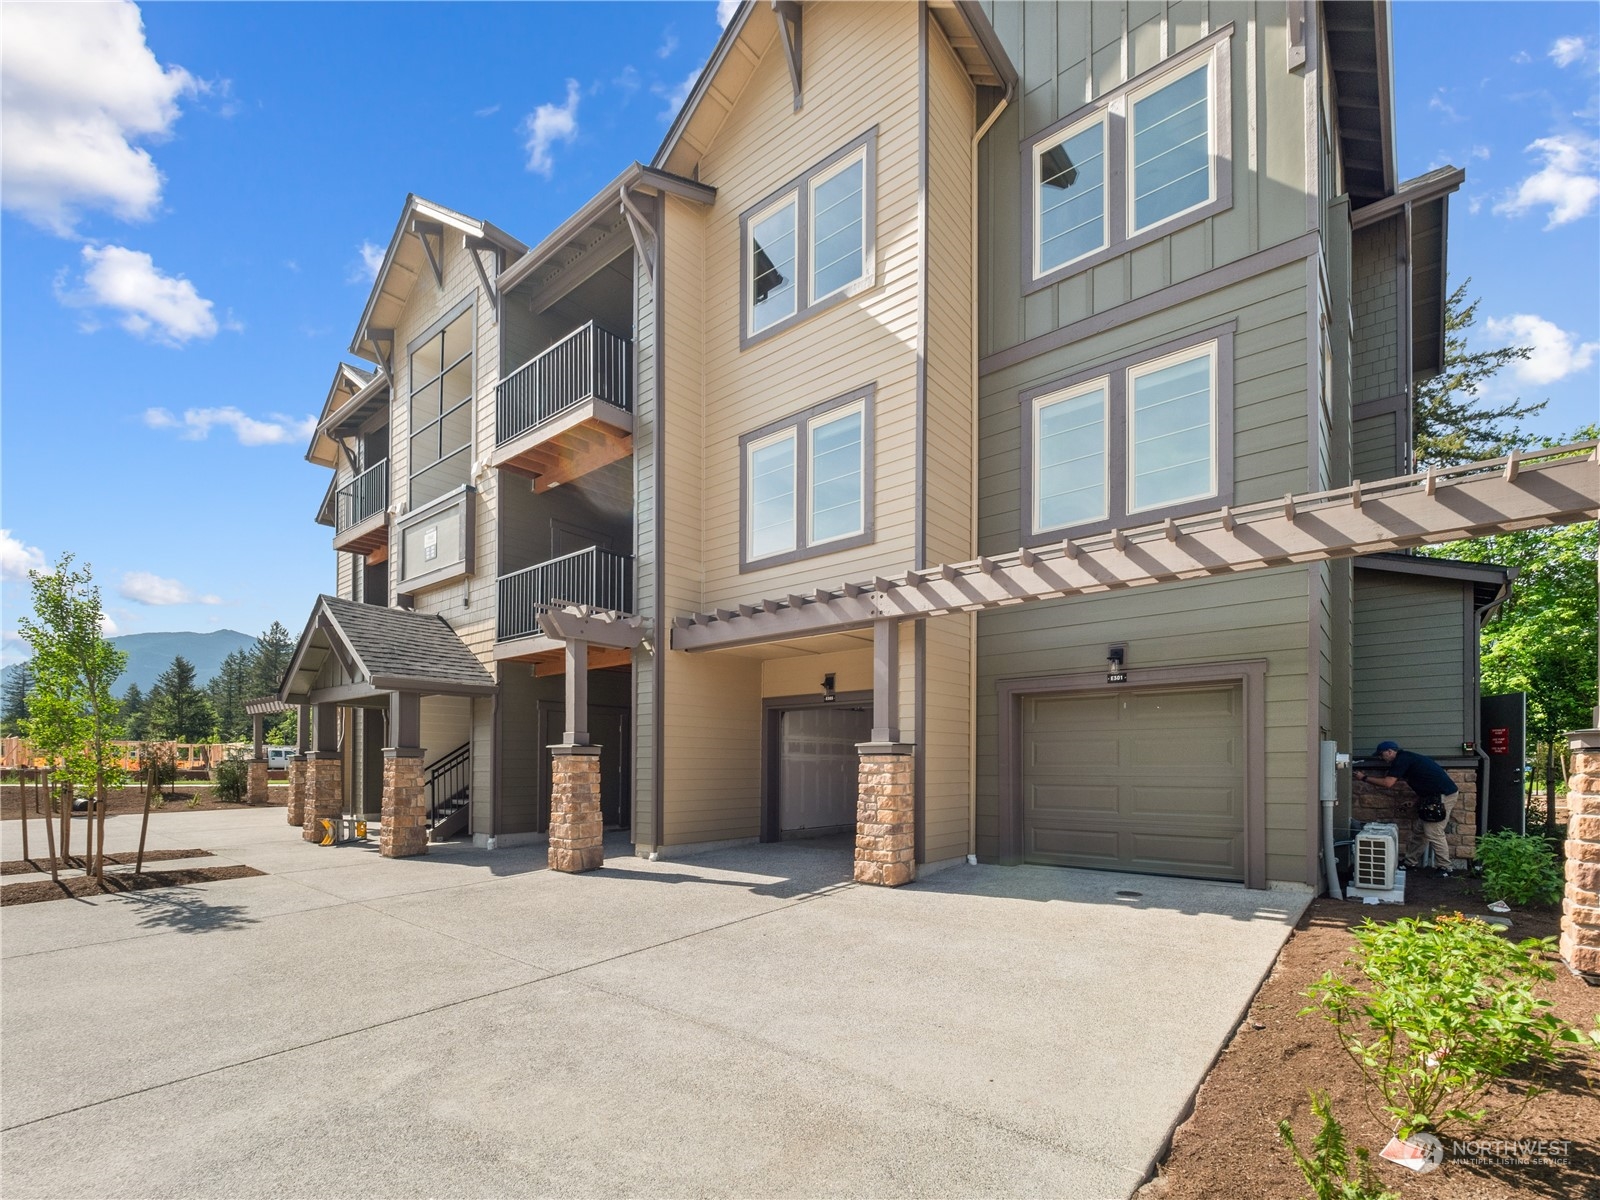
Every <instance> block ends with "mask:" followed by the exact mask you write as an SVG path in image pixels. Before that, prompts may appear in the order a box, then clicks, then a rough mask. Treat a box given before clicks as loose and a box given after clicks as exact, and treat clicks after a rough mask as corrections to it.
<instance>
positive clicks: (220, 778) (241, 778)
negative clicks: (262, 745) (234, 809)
mask: <svg viewBox="0 0 1600 1200" xmlns="http://www.w3.org/2000/svg"><path fill="white" fill-rule="evenodd" d="M213 778H214V781H215V783H216V785H217V799H218V800H220V801H222V803H224V804H243V803H244V799H245V797H246V796H247V795H248V794H249V792H250V764H249V762H248V761H247V760H245V759H242V758H225V759H223V760H222V761H221V762H219V763H218V764H217V767H216V771H215V773H214V776H213Z"/></svg>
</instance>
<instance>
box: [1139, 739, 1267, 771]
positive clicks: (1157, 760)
mask: <svg viewBox="0 0 1600 1200" xmlns="http://www.w3.org/2000/svg"><path fill="white" fill-rule="evenodd" d="M1239 757H1240V756H1239V747H1238V745H1237V744H1236V743H1235V741H1234V740H1233V739H1231V738H1229V737H1228V735H1227V734H1226V733H1225V732H1222V731H1218V732H1217V733H1216V734H1215V735H1214V736H1211V737H1193V736H1184V737H1174V736H1171V735H1170V734H1160V733H1151V734H1150V735H1149V736H1148V738H1147V739H1145V740H1136V741H1133V742H1132V743H1131V744H1130V745H1129V746H1128V761H1129V764H1130V765H1131V766H1135V767H1167V768H1171V769H1174V770H1183V771H1192V770H1196V769H1202V770H1203V769H1205V768H1207V767H1225V768H1228V769H1230V770H1231V771H1235V772H1236V771H1237V768H1238V766H1239Z"/></svg>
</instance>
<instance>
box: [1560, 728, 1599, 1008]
mask: <svg viewBox="0 0 1600 1200" xmlns="http://www.w3.org/2000/svg"><path fill="white" fill-rule="evenodd" d="M1567 745H1568V746H1569V747H1570V748H1571V750H1572V776H1571V778H1569V779H1568V780H1567V810H1568V813H1567V847H1566V851H1567V890H1566V895H1565V896H1564V898H1563V900H1562V905H1561V943H1560V945H1561V958H1562V961H1564V962H1565V963H1566V964H1567V966H1568V967H1570V968H1571V969H1572V972H1573V973H1574V974H1575V975H1578V976H1580V977H1582V978H1583V979H1584V980H1585V981H1587V982H1588V983H1591V984H1596V985H1600V729H1585V730H1582V731H1581V732H1578V733H1569V734H1568V735H1567Z"/></svg>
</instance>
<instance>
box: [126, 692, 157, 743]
mask: <svg viewBox="0 0 1600 1200" xmlns="http://www.w3.org/2000/svg"><path fill="white" fill-rule="evenodd" d="M149 705H150V697H148V696H146V695H145V694H144V692H142V691H140V689H139V685H138V684H137V683H130V684H129V685H128V690H127V691H126V692H124V693H123V694H122V724H123V727H124V728H125V729H126V730H127V731H128V737H130V738H131V739H132V740H134V741H136V742H142V741H144V739H145V731H146V729H147V727H148V726H149V724H150V712H149Z"/></svg>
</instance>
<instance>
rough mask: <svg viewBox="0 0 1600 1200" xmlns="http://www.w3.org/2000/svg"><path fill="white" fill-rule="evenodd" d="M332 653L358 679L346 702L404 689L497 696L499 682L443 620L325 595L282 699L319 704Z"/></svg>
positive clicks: (344, 694) (344, 693) (344, 689)
mask: <svg viewBox="0 0 1600 1200" xmlns="http://www.w3.org/2000/svg"><path fill="white" fill-rule="evenodd" d="M330 655H331V656H334V657H336V658H337V659H338V660H339V662H340V663H341V664H342V665H343V667H344V668H345V671H346V673H347V674H348V675H349V676H350V679H351V681H352V682H351V683H349V684H347V685H343V686H341V688H340V693H341V695H340V699H341V701H344V702H349V701H353V700H359V699H363V698H366V697H372V696H378V695H380V694H382V693H385V692H397V691H406V692H421V693H422V694H424V695H452V696H478V695H491V694H493V692H494V690H495V683H494V679H493V678H492V677H491V676H490V674H489V672H488V671H486V670H485V669H484V667H483V664H482V663H480V662H479V661H478V659H477V656H476V655H475V654H473V653H472V651H471V650H469V649H467V646H466V643H465V642H463V641H462V640H461V638H460V637H459V636H457V634H456V631H455V630H454V629H452V628H450V626H449V624H448V623H447V622H446V621H445V619H444V618H443V617H441V616H438V615H437V614H424V613H418V612H409V611H407V610H406V609H402V608H382V607H380V606H378V605H376V604H357V603H356V602H355V601H354V600H341V599H340V598H339V597H337V596H318V597H317V602H316V603H315V604H314V605H313V606H312V608H311V617H310V619H309V620H308V621H307V622H306V627H305V631H304V632H303V633H302V634H301V635H300V641H299V642H298V643H297V644H296V646H295V650H294V655H293V657H291V658H290V660H289V668H288V670H287V671H285V672H284V676H283V682H282V683H281V684H280V685H279V688H278V697H279V699H281V700H283V701H285V702H286V703H289V704H305V703H319V702H320V701H319V700H318V697H317V695H316V687H315V685H316V681H317V676H318V675H319V674H320V673H321V671H322V668H323V667H324V666H325V665H326V664H327V661H328V658H329V656H330Z"/></svg>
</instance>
